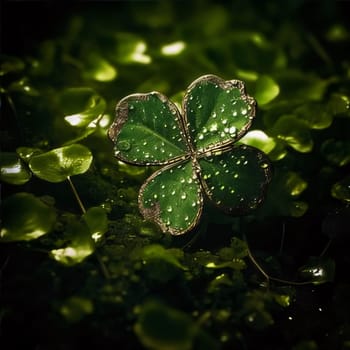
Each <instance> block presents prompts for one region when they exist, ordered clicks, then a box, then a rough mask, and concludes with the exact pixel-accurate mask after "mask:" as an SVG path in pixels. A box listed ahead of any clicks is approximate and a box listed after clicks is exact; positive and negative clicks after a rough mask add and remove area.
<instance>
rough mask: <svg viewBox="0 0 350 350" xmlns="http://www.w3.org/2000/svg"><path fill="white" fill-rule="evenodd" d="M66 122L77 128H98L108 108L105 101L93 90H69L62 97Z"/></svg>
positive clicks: (61, 101) (61, 103) (61, 102)
mask: <svg viewBox="0 0 350 350" xmlns="http://www.w3.org/2000/svg"><path fill="white" fill-rule="evenodd" d="M60 105H61V106H62V110H63V113H64V115H65V117H64V119H65V121H66V122H67V123H68V124H70V125H71V126H75V127H96V123H97V120H98V119H99V118H100V117H101V116H102V115H103V113H104V110H105V108H106V102H105V100H104V99H103V98H102V97H101V96H99V95H98V94H97V93H96V92H95V91H94V90H93V89H91V88H85V87H81V88H68V89H65V90H64V91H63V92H62V94H61V95H60Z"/></svg>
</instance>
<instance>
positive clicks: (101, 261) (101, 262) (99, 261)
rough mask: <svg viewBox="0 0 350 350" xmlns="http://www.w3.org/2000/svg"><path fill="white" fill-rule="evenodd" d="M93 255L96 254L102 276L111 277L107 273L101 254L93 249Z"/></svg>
mask: <svg viewBox="0 0 350 350" xmlns="http://www.w3.org/2000/svg"><path fill="white" fill-rule="evenodd" d="M95 255H96V258H97V261H98V263H99V265H100V268H101V271H102V274H103V276H104V278H105V279H107V280H109V279H111V275H110V274H109V271H108V269H107V267H106V264H105V263H104V261H103V259H102V257H101V255H100V254H99V253H98V252H97V251H95Z"/></svg>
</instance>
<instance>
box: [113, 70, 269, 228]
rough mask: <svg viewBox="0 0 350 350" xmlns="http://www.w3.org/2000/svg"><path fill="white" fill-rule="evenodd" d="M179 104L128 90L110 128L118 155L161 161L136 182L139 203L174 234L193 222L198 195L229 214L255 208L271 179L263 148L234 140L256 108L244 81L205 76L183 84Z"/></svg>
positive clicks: (199, 201)
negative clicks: (147, 174) (138, 187)
mask: <svg viewBox="0 0 350 350" xmlns="http://www.w3.org/2000/svg"><path fill="white" fill-rule="evenodd" d="M182 111H183V112H182V113H181V112H180V111H179V110H178V108H177V107H176V105H175V104H174V103H172V102H171V101H169V100H168V99H167V97H165V96H164V95H162V94H160V93H158V92H150V93H146V94H133V95H130V96H127V97H125V98H124V99H122V100H121V101H120V102H119V103H118V104H117V107H116V119H115V121H114V122H113V124H112V125H111V127H110V129H109V132H108V135H109V137H110V138H111V140H112V141H113V143H114V150H115V156H116V157H117V158H118V159H120V160H121V161H123V162H127V163H130V164H135V165H144V166H147V165H163V167H162V168H160V169H159V170H157V171H156V172H155V173H154V174H152V175H151V176H150V177H149V178H148V179H147V180H146V181H145V183H144V184H143V185H142V186H141V189H140V193H139V207H140V211H141V213H142V214H143V216H144V217H145V218H146V219H149V220H151V221H154V222H155V223H157V224H158V225H159V226H160V228H161V229H162V230H163V232H169V233H171V234H173V235H180V234H183V233H186V232H187V231H189V230H191V229H192V228H194V227H195V226H196V225H197V224H198V222H199V219H200V216H201V213H202V210H203V202H204V198H208V199H209V200H210V201H211V202H213V203H214V204H215V205H216V206H217V207H219V208H221V209H222V210H224V211H225V212H227V213H231V214H239V215H240V214H244V213H246V212H247V211H249V210H251V209H254V208H256V207H257V206H258V205H259V204H260V203H261V202H262V200H263V198H264V193H265V190H266V186H267V184H268V183H269V181H270V178H271V167H270V163H269V160H268V158H267V156H266V155H265V154H264V153H263V152H261V151H260V150H258V149H256V148H254V147H251V146H246V145H242V144H237V145H236V144H235V143H236V142H237V141H238V140H239V139H240V138H242V137H243V135H244V134H246V132H247V131H248V129H249V127H250V126H251V124H252V120H253V119H254V117H255V113H256V102H255V100H254V99H253V98H252V97H250V96H249V95H247V94H246V92H245V85H244V83H243V82H242V81H239V80H229V81H225V80H223V79H221V78H219V77H217V76H214V75H204V76H202V77H200V78H198V79H197V80H195V81H194V82H193V83H192V84H191V85H190V86H189V87H188V89H187V91H186V94H185V96H184V99H183V103H182Z"/></svg>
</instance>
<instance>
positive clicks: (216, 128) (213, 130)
mask: <svg viewBox="0 0 350 350" xmlns="http://www.w3.org/2000/svg"><path fill="white" fill-rule="evenodd" d="M217 130H218V125H217V124H216V123H214V124H212V125H210V128H209V131H211V132H215V131H217Z"/></svg>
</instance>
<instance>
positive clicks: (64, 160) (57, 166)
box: [29, 144, 92, 182]
mask: <svg viewBox="0 0 350 350" xmlns="http://www.w3.org/2000/svg"><path fill="white" fill-rule="evenodd" d="M91 162H92V154H91V152H90V150H89V149H88V148H87V147H85V146H83V145H79V144H73V145H70V146H65V147H61V148H55V149H53V150H51V151H49V152H46V153H42V154H40V155H37V156H33V157H32V158H31V159H30V162H29V167H30V169H31V171H32V172H33V173H34V174H35V175H36V176H37V177H39V178H41V179H43V180H46V181H49V182H61V181H64V180H66V179H67V178H68V177H70V176H73V175H78V174H83V173H85V172H86V171H87V170H88V169H89V167H90V164H91Z"/></svg>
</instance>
